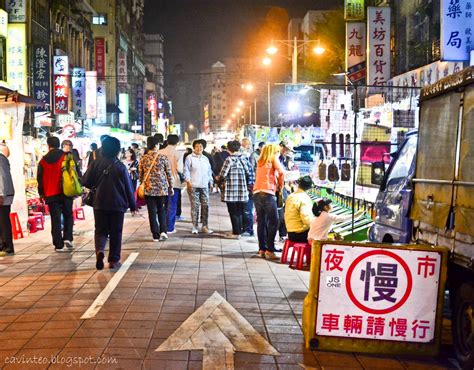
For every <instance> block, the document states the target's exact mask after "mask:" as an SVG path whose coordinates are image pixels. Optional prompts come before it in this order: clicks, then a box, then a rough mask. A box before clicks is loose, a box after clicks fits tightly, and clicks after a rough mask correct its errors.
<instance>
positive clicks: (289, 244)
mask: <svg viewBox="0 0 474 370" xmlns="http://www.w3.org/2000/svg"><path fill="white" fill-rule="evenodd" d="M295 244H297V243H296V242H292V241H290V239H286V240H285V243H284V244H283V251H282V252H281V260H280V262H281V263H286V262H287V261H288V253H289V252H290V248H293V247H294V246H295Z"/></svg>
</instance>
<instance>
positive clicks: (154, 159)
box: [137, 153, 160, 199]
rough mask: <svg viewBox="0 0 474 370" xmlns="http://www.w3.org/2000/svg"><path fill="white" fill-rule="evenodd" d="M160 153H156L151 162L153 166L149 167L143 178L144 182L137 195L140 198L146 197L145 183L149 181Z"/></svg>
mask: <svg viewBox="0 0 474 370" xmlns="http://www.w3.org/2000/svg"><path fill="white" fill-rule="evenodd" d="M159 155H160V153H156V155H155V158H153V162H151V166H150V168H149V169H148V171H147V173H146V175H145V177H144V178H143V182H142V183H141V184H140V186H139V187H138V190H137V197H138V199H145V183H146V182H147V181H148V178H149V177H150V173H151V170H152V169H153V166H154V165H155V163H156V160H157V159H158V156H159Z"/></svg>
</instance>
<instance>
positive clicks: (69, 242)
mask: <svg viewBox="0 0 474 370" xmlns="http://www.w3.org/2000/svg"><path fill="white" fill-rule="evenodd" d="M64 246H66V247H67V249H74V245H73V244H72V241H70V240H65V241H64Z"/></svg>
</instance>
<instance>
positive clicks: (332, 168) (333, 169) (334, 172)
mask: <svg viewBox="0 0 474 370" xmlns="http://www.w3.org/2000/svg"><path fill="white" fill-rule="evenodd" d="M328 180H329V181H331V182H336V181H339V170H338V168H337V165H336V164H335V163H334V161H332V163H331V164H330V165H329V167H328Z"/></svg>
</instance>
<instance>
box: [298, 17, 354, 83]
mask: <svg viewBox="0 0 474 370" xmlns="http://www.w3.org/2000/svg"><path fill="white" fill-rule="evenodd" d="M313 29H314V32H312V33H311V34H309V35H308V37H309V38H310V40H319V42H320V45H321V46H322V47H324V48H325V52H324V53H323V54H321V55H314V54H313V53H311V54H310V53H308V55H306V58H305V63H304V64H305V65H304V67H302V68H301V77H302V80H303V81H311V82H331V80H334V79H332V78H331V77H332V76H331V74H333V73H340V72H343V71H344V66H345V42H346V36H345V32H346V28H345V21H344V9H342V8H338V9H336V10H333V11H330V12H327V13H326V14H324V15H323V17H322V19H321V20H318V21H316V22H314V28H313ZM310 49H312V47H311V48H310Z"/></svg>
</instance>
